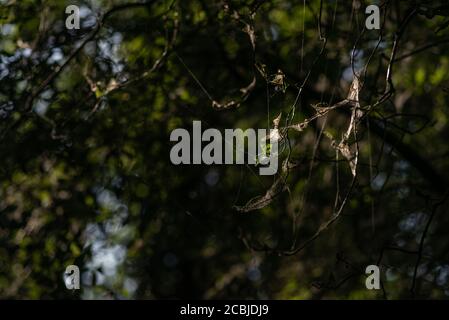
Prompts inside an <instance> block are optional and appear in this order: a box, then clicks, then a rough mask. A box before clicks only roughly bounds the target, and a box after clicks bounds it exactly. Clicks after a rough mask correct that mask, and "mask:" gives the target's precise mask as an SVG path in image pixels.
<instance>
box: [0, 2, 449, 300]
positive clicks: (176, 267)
mask: <svg viewBox="0 0 449 320" xmlns="http://www.w3.org/2000/svg"><path fill="white" fill-rule="evenodd" d="M71 4H75V5H77V6H78V7H79V9H80V29H70V30H69V29H67V28H66V18H67V16H68V14H67V13H66V7H67V6H68V5H71ZM371 4H375V5H377V6H378V7H379V8H380V29H372V30H369V29H367V28H366V27H365V20H366V18H367V17H368V16H369V14H366V13H365V9H366V7H367V6H369V5H371ZM448 68H449V4H448V3H447V1H446V0H444V1H443V0H441V1H418V0H414V1H400V0H377V1H376V0H371V1H362V0H344V1H343V0H327V1H320V0H297V1H289V0H248V1H238V0H213V1H208V0H192V1H184V0H160V1H158V0H154V1H140V2H139V1H138V0H136V1H135V0H108V1H107V0H104V1H103V0H89V1H63V0H58V1H56V0H55V1H45V0H20V1H19V0H0V164H1V165H0V297H1V298H32V299H36V298H73V299H92V298H113V299H128V298H145V299H156V298H228V299H229V298H235V299H238V298H245V299H246V298H251V299H261V298H271V299H329V298H331V299H332V298H339V299H385V298H387V299H398V298H447V297H448V296H449V235H448V230H449V229H448V228H449V214H448V212H447V209H448V201H447V198H448V196H449V195H448V192H447V191H448V190H447V189H448V181H449V173H448V172H449V145H448V139H449V135H448V126H447V122H448V119H449V112H448V111H449V107H448V102H449V72H448ZM197 120H198V121H201V122H202V126H203V129H206V128H217V129H219V130H220V131H222V130H224V129H225V128H242V129H247V128H264V129H269V128H274V127H276V128H279V132H280V142H279V170H278V172H277V174H275V175H273V176H261V175H259V170H258V169H259V168H258V167H257V165H250V164H249V165H236V164H234V165H173V164H172V162H171V161H170V149H171V148H172V146H173V145H174V143H173V142H171V141H170V133H171V132H172V130H174V129H176V128H186V129H187V130H189V131H190V130H191V128H192V122H193V121H197ZM71 264H75V265H77V266H79V267H80V270H81V275H82V281H81V290H75V291H71V290H68V289H66V286H65V283H64V270H65V268H66V266H68V265H71ZM368 265H378V266H379V267H380V274H381V289H380V290H367V288H366V287H365V280H366V274H365V269H366V267H367V266H368Z"/></svg>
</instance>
